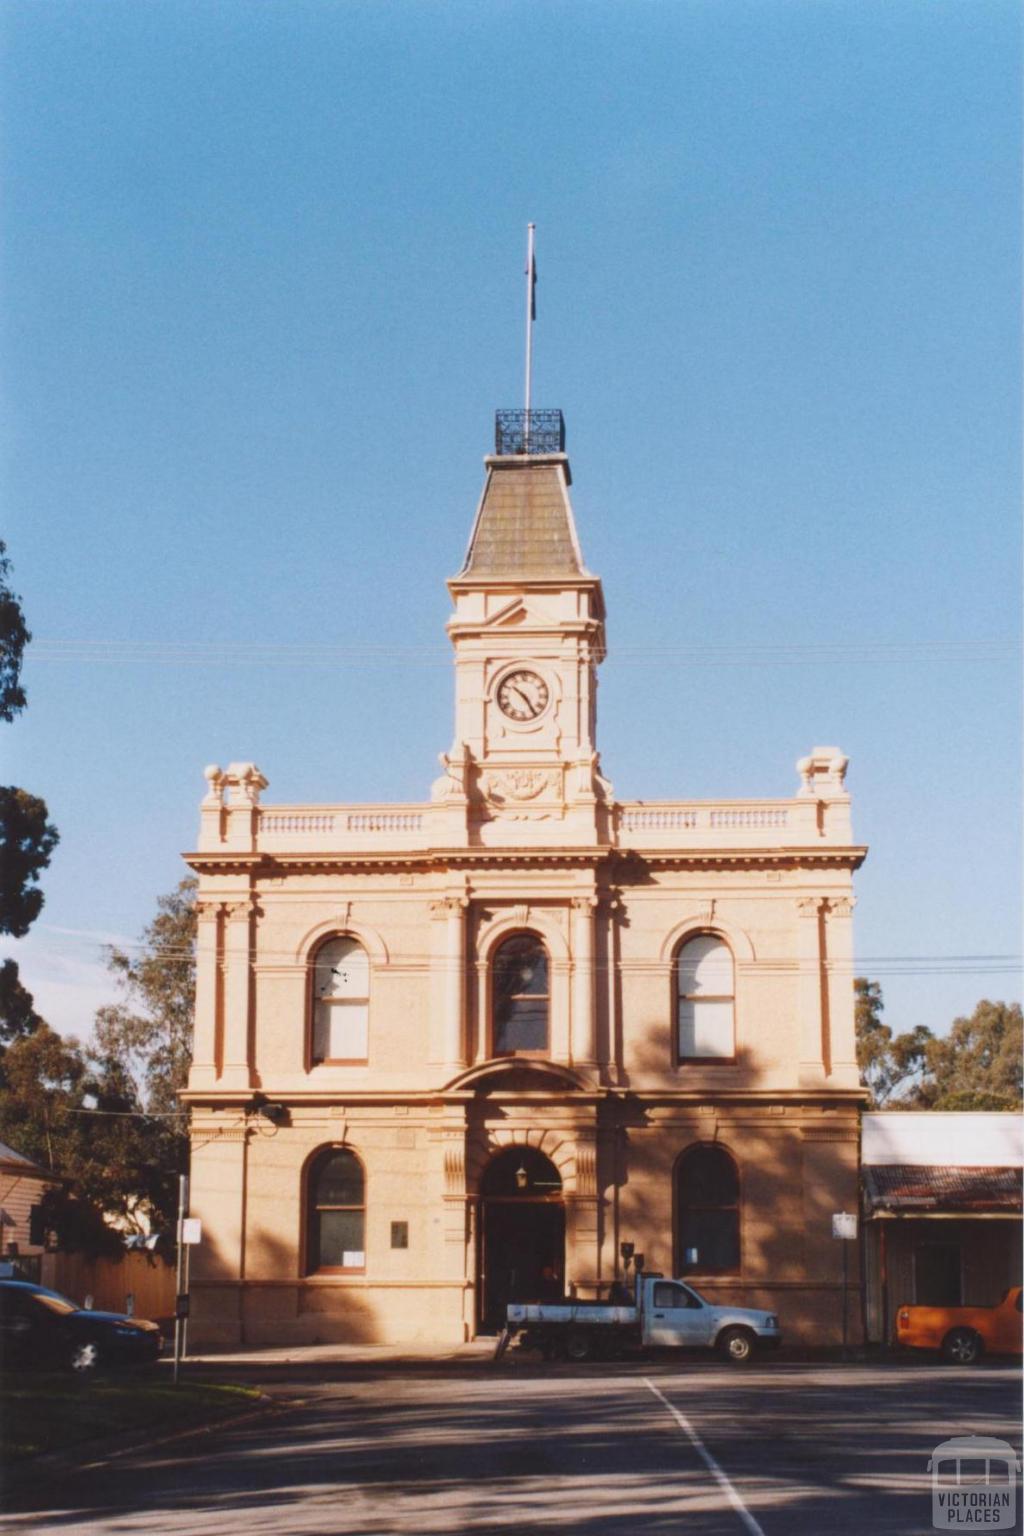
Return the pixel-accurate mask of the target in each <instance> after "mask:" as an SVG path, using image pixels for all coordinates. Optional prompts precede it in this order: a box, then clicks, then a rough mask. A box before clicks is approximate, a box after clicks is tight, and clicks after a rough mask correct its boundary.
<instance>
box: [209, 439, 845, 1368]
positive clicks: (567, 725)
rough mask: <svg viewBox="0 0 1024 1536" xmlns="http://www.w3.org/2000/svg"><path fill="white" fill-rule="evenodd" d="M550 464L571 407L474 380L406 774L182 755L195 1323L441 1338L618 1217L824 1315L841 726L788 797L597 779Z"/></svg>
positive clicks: (215, 1339) (546, 1291) (801, 1314)
mask: <svg viewBox="0 0 1024 1536" xmlns="http://www.w3.org/2000/svg"><path fill="white" fill-rule="evenodd" d="M570 485H571V475H570V470H569V461H568V458H567V457H566V454H565V451H564V428H563V424H562V420H561V414H560V413H559V412H536V411H535V412H533V413H532V415H531V416H530V417H528V418H527V417H525V416H524V414H523V413H512V412H505V413H499V418H498V432H497V442H496V452H495V453H494V454H493V455H491V456H489V457H488V458H487V459H486V460H485V483H484V488H483V494H482V497H481V500H480V503H479V507H478V510H477V513H476V517H475V519H474V521H473V523H472V531H471V535H470V539H469V546H468V550H467V552H466V556H465V559H464V561H463V563H462V566H461V568H460V569H459V571H458V574H457V575H456V576H454V577H453V578H452V579H451V580H450V582H449V584H448V586H449V592H450V594H451V601H452V613H451V618H450V619H449V622H448V633H449V637H450V640H451V644H452V647H453V651H454V680H455V697H454V730H453V733H452V740H451V746H450V747H449V749H448V750H447V751H446V752H444V753H443V754H442V756H441V773H440V776H439V777H438V778H437V779H436V780H435V781H434V783H433V785H432V786H431V787H430V790H429V793H428V794H427V795H426V796H425V797H424V799H423V800H422V802H418V803H414V804H360V805H352V804H322V805H321V804H317V805H290V804H268V803H266V801H265V800H264V791H265V790H266V788H267V785H266V780H265V779H264V778H263V776H262V775H261V773H260V772H259V770H258V769H257V768H256V767H255V766H254V765H253V764H251V763H233V764H231V765H230V766H228V767H227V768H226V769H221V768H220V767H211V768H208V769H207V770H206V779H207V792H206V795H205V798H204V799H203V802H202V810H201V826H200V836H199V842H198V846H197V848H196V850H195V852H194V853H191V854H189V855H188V856H187V858H188V862H189V864H190V865H191V867H192V868H193V869H194V870H195V872H196V873H197V875H198V877H199V947H198V997H197V1005H196V1023H195V1050H194V1065H193V1068H192V1074H191V1078H190V1082H189V1088H188V1092H187V1095H186V1098H187V1101H188V1103H189V1104H190V1106H191V1108H192V1111H193V1133H192V1134H193V1147H192V1211H193V1213H194V1214H196V1215H198V1216H200V1217H202V1219H203V1234H204V1240H203V1244H202V1246H201V1247H200V1248H198V1249H196V1250H194V1253H193V1271H192V1296H193V1299H192V1323H191V1336H192V1339H193V1341H194V1342H195V1343H197V1344H203V1343H208V1344H209V1343H235V1342H238V1341H242V1340H245V1341H248V1342H268V1343H270V1342H280V1343H296V1342H314V1341H329V1340H353V1341H355V1340H367V1341H370V1340H375V1341H401V1340H412V1339H430V1340H435V1341H443V1340H450V1341H461V1340H464V1339H466V1338H470V1337H472V1336H473V1335H474V1334H476V1333H477V1332H479V1331H482V1330H488V1329H491V1328H493V1327H495V1326H496V1324H497V1322H498V1320H499V1319H500V1317H501V1314H502V1311H503V1308H504V1305H505V1303H506V1301H507V1300H508V1298H509V1297H510V1296H516V1297H520V1298H521V1297H529V1296H543V1295H550V1294H554V1293H556V1292H557V1293H561V1292H562V1291H563V1290H567V1291H569V1292H572V1293H575V1294H577V1295H580V1296H595V1295H600V1294H604V1293H605V1292H606V1291H607V1289H608V1288H609V1287H610V1286H611V1285H612V1284H613V1283H614V1282H615V1281H616V1279H618V1278H620V1277H621V1276H622V1275H623V1262H624V1261H623V1257H622V1245H623V1244H624V1243H632V1244H633V1245H634V1247H635V1249H636V1250H637V1251H640V1252H642V1253H643V1255H644V1258H645V1261H646V1265H647V1268H648V1269H653V1270H661V1271H663V1272H665V1273H669V1272H671V1273H676V1274H681V1273H682V1274H688V1275H691V1276H692V1277H693V1279H694V1281H695V1283H696V1284H697V1285H698V1287H699V1288H701V1289H703V1290H705V1291H706V1292H707V1293H708V1294H709V1295H711V1296H715V1295H722V1296H728V1297H731V1298H734V1299H735V1300H736V1301H737V1302H739V1303H741V1304H743V1305H756V1306H763V1307H766V1308H770V1309H772V1310H776V1311H778V1312H779V1313H780V1315H781V1317H782V1320H783V1326H784V1328H785V1330H786V1332H787V1335H788V1336H789V1337H790V1338H791V1339H805V1340H807V1341H808V1342H819V1343H825V1342H832V1341H836V1340H838V1339H839V1337H840V1335H841V1329H842V1318H841V1308H842V1288H841V1274H842V1259H841V1254H840V1249H841V1247H842V1245H841V1244H840V1243H838V1242H836V1240H835V1239H834V1238H833V1236H832V1216H833V1214H834V1213H836V1212H841V1211H846V1212H856V1211H857V1209H858V1114H859V1109H860V1104H861V1100H862V1098H863V1095H862V1092H861V1090H860V1088H859V1086H858V1073H857V1066H856V1059H855V1047H854V1022H853V993H852V954H853V945H852V916H853V905H854V902H853V894H852V889H851V886H852V876H853V873H854V871H855V870H856V869H857V867H858V866H859V864H860V863H861V861H862V860H863V858H864V855H865V849H864V848H863V847H861V846H859V845H858V844H857V843H856V842H855V841H854V838H853V834H852V831H851V824H850V797H849V794H848V792H847V788H846V782H845V780H846V769H847V762H846V758H845V757H844V756H843V754H842V753H841V752H840V751H839V750H838V749H836V748H834V747H823V748H822V747H819V748H815V749H814V750H813V751H811V752H810V753H809V754H808V755H807V756H805V757H803V758H802V759H801V760H800V762H799V764H798V765H797V766H798V776H797V780H796V783H795V785H794V793H793V795H792V796H791V797H789V798H782V799H751V800H716V801H706V800H704V801H698V800H689V799H686V798H680V799H678V800H673V801H646V800H629V801H623V800H620V799H618V798H617V796H616V794H615V791H614V789H613V787H612V784H611V783H610V782H609V780H608V778H607V777H606V775H605V771H604V768H603V765H602V763H601V760H600V757H599V753H598V672H599V669H600V667H601V665H602V663H603V662H604V660H605V650H606V634H605V605H604V597H603V593H602V589H601V582H600V579H599V578H598V577H597V576H596V575H594V574H593V573H592V572H591V571H590V570H589V569H588V567H587V565H586V562H585V560H584V556H583V553H582V550H581V546H580V541H579V538H578V535H577V528H576V523H575V520H574V516H573V509H572V506H571V503H570ZM441 729H442V726H441V722H439V734H440V731H441ZM395 731H396V735H395V750H396V751H403V750H406V744H405V743H404V742H403V741H402V739H401V724H400V721H399V720H397V719H396V722H395ZM851 1273H852V1275H853V1276H854V1277H856V1276H857V1275H858V1274H859V1273H860V1266H859V1263H858V1262H854V1263H853V1264H852V1266H851ZM850 1309H851V1327H852V1328H853V1330H854V1333H855V1332H856V1327H855V1325H856V1320H857V1319H858V1318H859V1316H860V1312H861V1306H860V1297H859V1294H857V1292H856V1287H855V1291H854V1294H853V1296H852V1297H851V1300H850Z"/></svg>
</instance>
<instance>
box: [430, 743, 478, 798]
mask: <svg viewBox="0 0 1024 1536" xmlns="http://www.w3.org/2000/svg"><path fill="white" fill-rule="evenodd" d="M438 761H439V762H440V764H441V767H442V769H443V770H444V772H443V773H442V775H441V777H440V778H439V779H435V780H434V782H433V784H432V785H431V788H430V797H431V799H432V800H464V799H465V798H466V793H467V781H468V776H469V769H470V753H469V748H468V746H467V745H466V743H465V742H464V741H456V742H453V743H452V749H451V751H450V752H442V753H441V755H440V757H439V758H438Z"/></svg>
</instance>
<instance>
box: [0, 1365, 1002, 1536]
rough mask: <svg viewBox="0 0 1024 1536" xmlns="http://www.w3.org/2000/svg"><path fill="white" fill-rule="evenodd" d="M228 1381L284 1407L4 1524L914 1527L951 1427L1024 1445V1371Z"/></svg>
mask: <svg viewBox="0 0 1024 1536" xmlns="http://www.w3.org/2000/svg"><path fill="white" fill-rule="evenodd" d="M219 1374H220V1375H221V1377H222V1379H224V1378H226V1377H227V1375H228V1374H229V1373H228V1372H226V1371H224V1370H221V1371H220V1373H219ZM230 1374H231V1376H232V1377H233V1378H235V1379H239V1378H241V1377H243V1376H244V1375H248V1377H249V1379H258V1380H259V1381H260V1382H261V1384H263V1385H264V1386H265V1387H266V1388H267V1390H269V1391H270V1392H271V1393H272V1395H274V1397H275V1400H276V1402H277V1403H278V1405H279V1406H276V1407H275V1408H273V1409H271V1410H270V1411H269V1412H268V1413H267V1414H265V1415H263V1416H261V1417H259V1418H257V1419H255V1420H253V1421H250V1422H248V1423H245V1424H240V1425H236V1426H235V1427H233V1428H227V1429H221V1430H213V1431H210V1432H207V1433H204V1434H202V1435H198V1436H193V1437H190V1438H189V1439H186V1440H178V1441H176V1442H173V1443H171V1444H167V1445H165V1446H162V1447H156V1448H153V1449H151V1450H148V1451H139V1452H135V1453H133V1454H132V1455H130V1456H127V1457H124V1458H121V1459H119V1460H116V1461H113V1462H109V1463H107V1464H105V1465H103V1464H101V1465H99V1466H96V1467H93V1468H92V1469H89V1470H85V1471H79V1472H76V1473H73V1474H69V1475H67V1476H65V1477H64V1478H63V1479H60V1480H57V1479H54V1478H53V1477H50V1478H49V1479H47V1481H46V1482H45V1484H44V1483H42V1482H41V1483H40V1485H39V1486H34V1487H32V1488H26V1489H23V1490H22V1493H21V1495H20V1497H19V1498H18V1500H17V1502H16V1503H15V1505H14V1507H9V1510H8V1513H7V1514H6V1515H5V1516H3V1517H2V1519H0V1527H2V1528H3V1529H4V1530H5V1531H11V1532H26V1533H27V1532H29V1531H31V1532H32V1533H33V1536H56V1533H73V1532H90V1533H93V1532H96V1533H102V1532H111V1533H118V1536H122V1533H124V1536H126V1533H133V1536H135V1533H140V1532H144V1533H147V1536H148V1533H160V1532H170V1531H174V1532H176V1533H178V1536H243V1533H244V1536H270V1533H273V1536H332V1533H338V1536H342V1533H344V1536H376V1533H389V1536H390V1533H403V1536H405V1533H409V1536H420V1533H424V1536H426V1533H433V1532H444V1533H446V1536H447V1533H452V1532H462V1531H468V1532H477V1531H480V1532H488V1533H509V1536H533V1533H540V1532H543V1533H545V1536H627V1533H628V1536H668V1533H672V1536H678V1533H681V1532H682V1533H685V1536H743V1533H746V1536H758V1533H762V1536H805V1533H806V1536H846V1533H850V1536H853V1533H857V1536H865V1533H867V1536H914V1533H916V1532H922V1533H927V1532H930V1531H931V1529H932V1523H931V1498H930V1484H929V1478H928V1473H927V1463H928V1457H929V1455H930V1454H931V1451H932V1449H933V1448H934V1446H935V1445H936V1444H937V1443H938V1442H939V1441H940V1440H943V1439H946V1438H948V1437H950V1436H953V1435H964V1434H987V1435H996V1436H999V1437H1001V1438H1003V1439H1005V1440H1008V1441H1010V1442H1011V1443H1012V1444H1014V1445H1015V1446H1016V1447H1017V1449H1018V1450H1019V1448H1020V1376H1019V1373H1018V1372H1017V1371H1015V1370H1012V1369H1009V1368H1005V1367H1000V1366H996V1365H992V1364H985V1365H982V1366H980V1367H978V1368H976V1369H968V1370H954V1369H951V1368H946V1367H938V1366H933V1365H920V1364H916V1363H915V1364H911V1365H902V1364H901V1365H888V1364H887V1365H880V1366H861V1365H853V1366H831V1367H829V1366H815V1365H795V1364H784V1363H781V1362H780V1363H776V1364H769V1365H764V1366H760V1365H759V1366H755V1367H753V1368H749V1369H736V1368H729V1367H724V1366H720V1365H717V1364H711V1363H708V1362H700V1363H692V1364H691V1363H686V1364H684V1365H682V1366H681V1365H680V1364H679V1362H678V1360H676V1361H673V1362H671V1363H654V1364H651V1363H641V1362H633V1363H627V1364H617V1365H600V1366H599V1365H593V1366H588V1367H582V1366H581V1367H570V1366H567V1365H562V1366H554V1367H540V1366H532V1365H531V1366H524V1365H521V1364H519V1363H518V1362H516V1361H515V1360H514V1359H513V1360H509V1361H507V1362H503V1363H502V1365H501V1366H499V1367H497V1368H489V1367H488V1365H487V1364H486V1363H485V1362H484V1361H482V1360H479V1359H475V1360H471V1361H447V1362H438V1361H430V1362H427V1361H420V1362H407V1363H402V1364H399V1363H390V1364H386V1365H381V1366H376V1365H362V1366H351V1365H347V1366H340V1365H338V1364H336V1363H334V1364H332V1363H329V1362H324V1361H320V1362H316V1363H313V1364H307V1365H305V1366H296V1365H294V1364H289V1365H284V1364H282V1365H279V1366H273V1365H265V1364H262V1365H259V1366H250V1367H248V1368H247V1369H246V1370H245V1371H242V1370H234V1371H232V1372H231V1373H230ZM286 1404H287V1406H286Z"/></svg>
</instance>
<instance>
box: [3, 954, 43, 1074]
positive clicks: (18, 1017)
mask: <svg viewBox="0 0 1024 1536" xmlns="http://www.w3.org/2000/svg"><path fill="white" fill-rule="evenodd" d="M42 1022H43V1021H42V1019H41V1018H40V1016H39V1014H38V1013H36V1007H35V999H34V998H33V996H32V994H31V992H30V991H29V990H28V988H27V987H26V986H25V984H24V982H23V981H22V979H21V976H20V974H19V971H18V962H17V960H5V961H4V962H3V964H2V965H0V1056H2V1054H3V1048H4V1046H6V1045H9V1044H10V1042H11V1041H12V1040H18V1039H20V1037H21V1036H22V1035H30V1034H31V1033H32V1031H33V1030H35V1029H38V1028H39V1026H40V1024H41V1023H42Z"/></svg>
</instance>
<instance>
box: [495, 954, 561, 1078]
mask: <svg viewBox="0 0 1024 1536" xmlns="http://www.w3.org/2000/svg"><path fill="white" fill-rule="evenodd" d="M491 999H492V1013H493V1040H494V1045H493V1053H494V1055H495V1056H510V1055H512V1054H513V1053H514V1052H516V1051H546V1050H547V1049H548V1003H549V1000H550V999H549V995H548V956H547V950H546V949H545V948H544V945H543V944H542V943H541V941H540V939H538V938H537V936H536V934H533V933H516V934H513V935H512V937H511V938H510V939H506V940H505V942H504V943H503V944H501V945H499V946H498V949H497V950H496V951H495V955H494V960H493V962H492V966H491Z"/></svg>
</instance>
